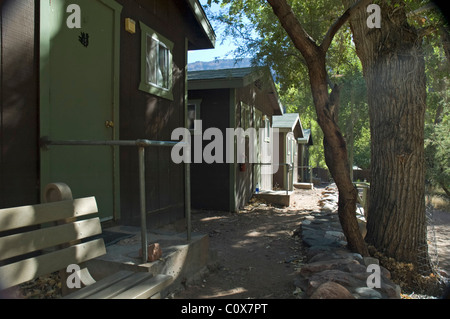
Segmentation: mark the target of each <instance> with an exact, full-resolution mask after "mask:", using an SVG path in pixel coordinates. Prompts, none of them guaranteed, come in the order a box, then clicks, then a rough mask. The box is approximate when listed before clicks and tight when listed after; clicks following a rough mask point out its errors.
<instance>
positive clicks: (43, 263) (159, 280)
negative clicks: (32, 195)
mask: <svg viewBox="0 0 450 319" xmlns="http://www.w3.org/2000/svg"><path fill="white" fill-rule="evenodd" d="M96 213H97V203H96V200H95V197H87V198H80V199H75V200H65V201H58V202H52V203H45V204H39V205H32V206H22V207H14V208H7V209H0V287H1V288H0V289H7V288H10V287H14V286H17V285H19V284H21V283H24V282H27V281H30V280H33V279H35V278H38V277H39V276H42V275H47V274H50V273H53V272H56V271H61V273H62V272H65V273H67V271H66V269H67V267H68V266H69V265H77V266H79V267H80V268H82V263H84V262H86V261H88V260H90V259H93V258H96V257H99V256H101V255H104V254H106V248H105V243H104V241H103V239H102V238H98V235H99V234H101V233H102V229H101V224H100V219H99V218H98V217H95V216H94V217H92V215H95V214H96ZM80 219H81V220H80ZM95 236H97V237H95ZM78 274H80V276H81V275H83V277H82V278H80V280H81V281H82V283H83V286H84V287H83V288H81V289H78V290H76V289H74V290H76V291H75V292H73V293H70V294H68V295H67V296H65V298H95V299H104V298H120V299H138V298H139V299H145V298H152V297H154V296H155V295H156V296H157V295H158V293H159V292H160V291H161V290H162V289H164V288H166V287H167V286H168V285H170V284H171V283H172V281H173V278H172V276H168V275H156V276H153V275H152V274H151V273H148V272H132V271H120V272H118V273H116V274H113V275H111V276H108V277H106V278H104V279H101V280H99V281H96V282H94V280H93V279H92V277H90V278H89V275H88V272H87V271H86V270H85V269H84V270H83V271H82V272H81V273H78ZM68 275H69V276H70V275H71V274H70V273H68ZM85 275H87V277H86V278H87V279H86V278H84V276H85ZM61 285H62V286H64V285H66V281H64V280H62V282H61ZM85 285H88V286H85ZM66 287H67V286H66ZM69 290H70V289H69ZM74 290H71V291H74Z"/></svg>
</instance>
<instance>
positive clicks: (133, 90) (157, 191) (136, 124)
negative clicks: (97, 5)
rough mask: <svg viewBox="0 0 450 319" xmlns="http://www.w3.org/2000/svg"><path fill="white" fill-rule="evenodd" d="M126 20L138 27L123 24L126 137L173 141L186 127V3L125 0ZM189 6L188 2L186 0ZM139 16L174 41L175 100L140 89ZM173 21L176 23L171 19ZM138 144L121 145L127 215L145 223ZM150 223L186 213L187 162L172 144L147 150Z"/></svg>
mask: <svg viewBox="0 0 450 319" xmlns="http://www.w3.org/2000/svg"><path fill="white" fill-rule="evenodd" d="M118 2H119V3H121V4H122V5H123V10H122V21H123V20H124V19H125V18H131V19H133V20H135V21H136V33H135V34H130V33H128V32H126V31H125V30H124V28H123V27H122V28H121V52H120V53H121V58H120V59H121V68H120V74H121V78H120V139H122V140H136V139H150V140H160V141H170V140H171V134H172V131H173V130H174V129H175V128H178V127H184V100H185V66H186V53H185V37H186V34H185V33H184V32H183V31H182V30H183V27H184V24H183V23H184V22H182V21H183V20H184V19H183V8H184V7H183V8H180V7H179V6H181V2H177V1H156V0H152V1H144V0H135V1H128V0H120V1H118ZM183 6H184V5H183ZM139 21H141V22H143V23H144V24H146V25H147V26H149V27H151V28H152V29H154V30H155V31H156V32H158V33H160V34H162V35H163V36H165V37H166V38H168V39H169V40H170V41H172V42H173V43H174V49H173V96H174V99H173V101H170V100H167V99H164V98H159V97H157V96H154V95H151V94H149V93H145V92H143V91H140V90H139V83H140V74H141V65H140V61H141V30H140V28H139ZM169 21H170V23H169ZM137 154H138V153H137V149H136V148H122V149H121V151H120V181H121V182H120V184H121V190H120V191H121V220H122V222H123V223H124V224H129V225H137V224H139V223H140V206H139V203H140V202H139V183H138V181H139V179H138V178H139V174H138V156H137ZM146 195H147V202H146V205H147V211H148V212H149V215H148V216H149V220H148V227H149V228H152V227H156V226H161V225H163V224H167V223H169V222H174V221H176V220H178V219H180V218H183V217H184V166H183V165H182V164H180V165H177V164H174V163H173V162H172V160H171V149H170V148H157V147H152V148H148V149H147V151H146Z"/></svg>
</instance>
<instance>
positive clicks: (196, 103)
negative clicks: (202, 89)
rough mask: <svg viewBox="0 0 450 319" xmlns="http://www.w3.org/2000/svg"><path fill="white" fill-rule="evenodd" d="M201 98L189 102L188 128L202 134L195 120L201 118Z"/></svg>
mask: <svg viewBox="0 0 450 319" xmlns="http://www.w3.org/2000/svg"><path fill="white" fill-rule="evenodd" d="M201 102H202V101H201V100H193V101H189V102H188V106H187V128H188V129H189V130H190V131H191V132H192V133H194V134H197V133H199V134H202V132H198V128H197V127H195V122H194V121H195V120H199V119H200V104H201Z"/></svg>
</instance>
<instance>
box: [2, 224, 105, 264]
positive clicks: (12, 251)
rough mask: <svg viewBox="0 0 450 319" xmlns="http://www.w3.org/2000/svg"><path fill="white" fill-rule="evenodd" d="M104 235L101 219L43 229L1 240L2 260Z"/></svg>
mask: <svg viewBox="0 0 450 319" xmlns="http://www.w3.org/2000/svg"><path fill="white" fill-rule="evenodd" d="M101 233H102V229H101V224H100V219H99V218H92V219H88V220H82V221H78V222H74V223H70V224H64V225H60V226H54V227H48V228H43V229H39V230H35V231H29V232H26V233H20V234H15V235H10V236H5V237H2V238H0V260H4V259H7V258H11V257H15V256H20V255H23V254H27V253H30V252H34V251H38V250H41V249H45V248H49V247H53V246H57V245H61V244H64V243H68V242H70V241H73V240H79V239H83V238H87V237H91V236H95V235H98V234H101Z"/></svg>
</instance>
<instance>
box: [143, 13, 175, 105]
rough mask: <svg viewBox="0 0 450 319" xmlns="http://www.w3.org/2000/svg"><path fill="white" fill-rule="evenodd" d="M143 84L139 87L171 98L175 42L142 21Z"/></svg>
mask: <svg viewBox="0 0 450 319" xmlns="http://www.w3.org/2000/svg"><path fill="white" fill-rule="evenodd" d="M140 26H141V32H142V36H141V84H140V86H139V89H140V90H142V91H144V92H147V93H150V94H154V95H157V96H160V97H163V98H166V99H169V100H173V94H172V49H173V43H172V42H171V41H169V40H168V39H167V38H165V37H164V36H162V35H160V34H159V33H157V32H156V31H154V30H152V29H151V28H149V27H148V26H146V25H145V24H143V23H142V22H141V23H140Z"/></svg>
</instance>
